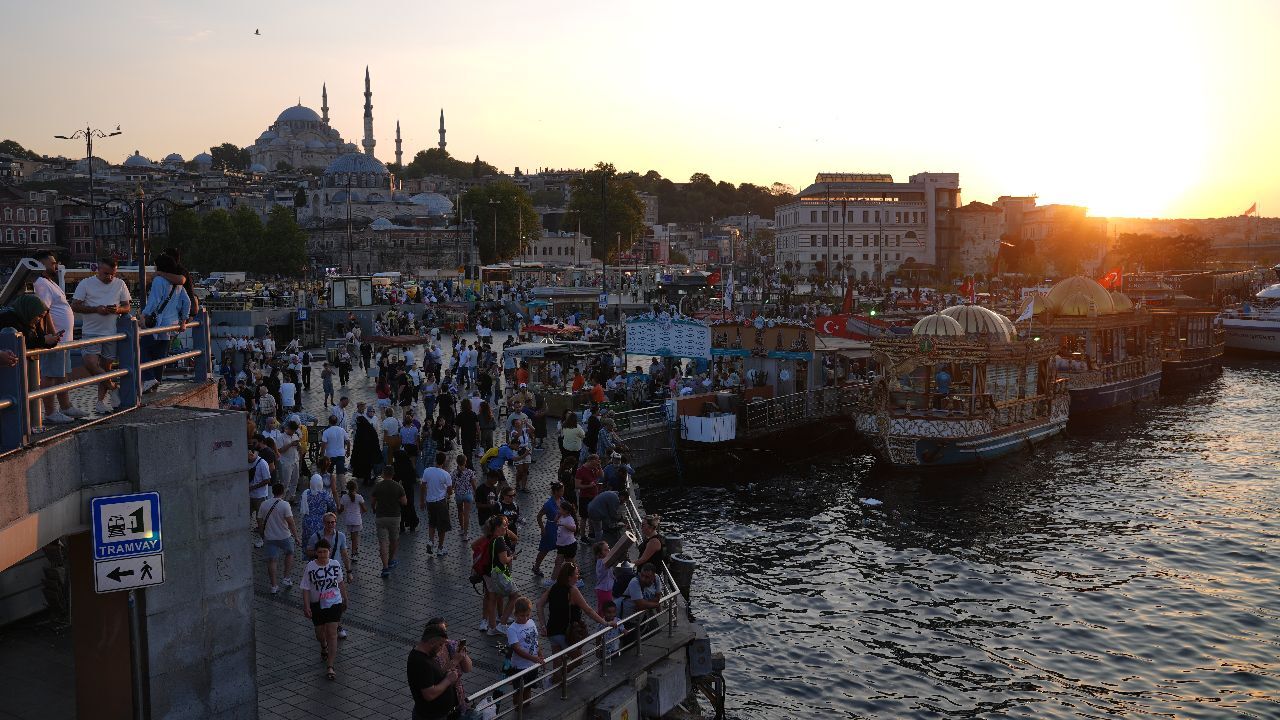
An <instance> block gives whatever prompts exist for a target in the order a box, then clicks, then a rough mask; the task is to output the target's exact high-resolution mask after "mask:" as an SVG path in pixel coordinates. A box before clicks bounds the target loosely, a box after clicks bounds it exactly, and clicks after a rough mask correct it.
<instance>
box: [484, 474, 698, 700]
mask: <svg viewBox="0 0 1280 720" xmlns="http://www.w3.org/2000/svg"><path fill="white" fill-rule="evenodd" d="M625 507H626V511H627V513H626V518H625V519H626V521H627V524H628V525H630V526H631V529H632V530H633V531H635V532H636V533H639V532H640V522H641V519H640V513H639V511H638V510H637V508H636V506H635V503H634V502H633V501H632V500H631V499H629V498H628V500H627V503H626V505H625ZM661 578H662V582H663V583H664V584H665V587H666V589H667V592H666V594H664V595H663V596H662V597H661V598H659V599H658V607H656V608H653V609H650V610H641V611H639V612H635V613H632V614H631V615H628V616H626V617H619V618H618V629H619V630H622V631H623V634H622V636H621V637H619V638H616V639H611V638H609V637H608V635H609V634H610V632H612V631H613V630H614V628H612V627H610V626H605V627H602V628H600V629H599V630H596V631H595V632H593V633H591V634H589V635H587V636H586V637H585V638H583V639H581V640H579V641H578V642H575V643H573V644H571V645H569V646H568V647H566V648H564V649H563V650H560V651H559V652H556V653H553V654H551V655H550V656H548V657H546V658H545V659H544V661H543V663H542V664H541V665H539V664H537V663H535V664H534V665H532V666H531V667H527V668H525V669H523V670H519V671H517V672H515V673H513V674H511V675H509V676H507V677H506V678H505V679H503V680H499V681H497V682H495V683H492V684H490V685H488V686H487V687H485V688H484V689H482V690H477V691H476V692H473V693H471V695H470V696H469V697H468V702H469V703H470V704H471V705H472V706H475V705H476V704H477V703H479V702H480V701H481V700H484V699H486V698H490V699H493V700H494V701H495V702H496V703H497V704H498V708H499V711H498V714H497V717H499V718H504V717H512V716H514V717H516V718H523V717H524V713H525V710H526V709H527V708H529V707H530V706H531V705H532V704H533V703H535V702H537V701H539V700H540V699H542V698H544V697H546V696H548V695H551V694H552V693H554V692H555V691H556V690H557V689H558V690H559V693H558V697H557V698H556V699H558V700H567V699H568V697H569V683H570V682H572V681H573V680H576V679H578V678H580V677H584V676H586V675H587V674H588V673H592V672H593V671H594V670H596V669H597V668H598V669H599V673H598V676H599V677H601V678H605V677H608V674H609V666H610V665H612V664H613V660H614V659H616V658H620V657H622V656H623V654H624V653H626V652H628V651H630V650H632V649H634V650H635V655H636V657H639V656H640V655H641V654H642V653H643V652H644V641H645V640H646V639H648V638H651V637H653V636H654V635H656V634H658V633H659V632H661V631H662V624H661V623H662V621H663V620H664V619H665V623H666V629H667V637H671V636H673V635H674V634H675V628H676V625H677V624H679V621H678V620H677V619H676V618H677V612H676V610H677V608H678V606H679V601H680V595H681V593H680V590H679V588H678V587H677V586H676V582H675V579H674V578H673V577H672V575H671V571H670V569H668V568H667V567H665V566H663V568H662V575H661ZM624 628H625V629H624ZM545 641H546V639H545V638H543V640H542V642H545ZM614 643H616V646H615V645H614ZM585 653H589V655H587V654H585ZM543 667H546V668H548V669H550V671H551V673H552V674H551V676H550V682H549V683H539V680H538V678H539V675H540V673H541V670H542V668H543ZM535 684H536V685H539V686H538V687H536V688H535V687H532V685H535ZM525 692H528V693H529V695H528V697H527V698H524V699H521V698H520V696H521V695H523V694H524V693H525Z"/></svg>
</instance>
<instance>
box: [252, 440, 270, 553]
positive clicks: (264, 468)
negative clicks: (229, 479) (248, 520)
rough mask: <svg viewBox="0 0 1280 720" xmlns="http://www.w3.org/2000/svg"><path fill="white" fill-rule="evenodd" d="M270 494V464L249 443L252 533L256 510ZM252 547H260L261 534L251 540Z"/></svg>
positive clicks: (255, 531)
mask: <svg viewBox="0 0 1280 720" xmlns="http://www.w3.org/2000/svg"><path fill="white" fill-rule="evenodd" d="M270 494H271V466H270V465H268V464H267V461H266V458H262V457H259V456H258V450H257V448H255V447H253V445H252V443H250V447H249V515H250V516H251V517H252V520H253V528H254V533H255V534H258V511H259V510H261V509H262V503H263V502H265V501H266V499H267V496H268V495H270ZM253 546H254V547H262V536H261V534H258V536H257V537H256V538H255V539H254V541H253Z"/></svg>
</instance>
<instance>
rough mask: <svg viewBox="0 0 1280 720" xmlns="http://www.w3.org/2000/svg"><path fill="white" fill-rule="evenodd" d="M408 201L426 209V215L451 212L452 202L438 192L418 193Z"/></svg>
mask: <svg viewBox="0 0 1280 720" xmlns="http://www.w3.org/2000/svg"><path fill="white" fill-rule="evenodd" d="M409 202H411V203H413V204H414V205H420V206H422V207H423V208H425V209H426V211H427V214H428V215H448V214H450V213H452V212H453V202H452V201H450V200H449V198H447V197H445V196H444V195H441V194H440V193H431V192H425V193H418V194H417V195H414V196H413V197H411V198H409Z"/></svg>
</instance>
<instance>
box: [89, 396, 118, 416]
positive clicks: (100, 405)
mask: <svg viewBox="0 0 1280 720" xmlns="http://www.w3.org/2000/svg"><path fill="white" fill-rule="evenodd" d="M115 410H116V409H115V408H113V407H111V406H110V405H108V404H106V403H105V402H102V401H101V400H99V401H98V402H97V404H95V405H94V406H93V411H94V412H96V413H98V414H99V415H110V414H111V413H113V412H115Z"/></svg>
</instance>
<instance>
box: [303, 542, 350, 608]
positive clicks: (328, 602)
mask: <svg viewBox="0 0 1280 720" xmlns="http://www.w3.org/2000/svg"><path fill="white" fill-rule="evenodd" d="M345 577H346V576H345V575H343V573H342V563H340V562H338V561H337V560H336V559H334V557H333V556H332V555H330V556H329V562H327V563H325V564H324V565H321V564H320V563H319V562H317V561H315V560H312V561H311V562H309V563H307V567H306V569H305V570H303V571H302V583H301V584H300V585H299V586H298V587H300V588H302V589H303V590H308V591H310V592H311V596H310V597H309V598H308V599H309V600H310V601H311V602H318V603H320V607H321V609H325V608H331V607H333V606H334V605H337V604H338V603H340V602H342V589H341V588H340V587H338V585H339V583H341V582H342V581H343V580H344V579H345Z"/></svg>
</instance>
